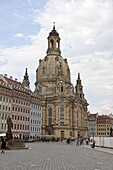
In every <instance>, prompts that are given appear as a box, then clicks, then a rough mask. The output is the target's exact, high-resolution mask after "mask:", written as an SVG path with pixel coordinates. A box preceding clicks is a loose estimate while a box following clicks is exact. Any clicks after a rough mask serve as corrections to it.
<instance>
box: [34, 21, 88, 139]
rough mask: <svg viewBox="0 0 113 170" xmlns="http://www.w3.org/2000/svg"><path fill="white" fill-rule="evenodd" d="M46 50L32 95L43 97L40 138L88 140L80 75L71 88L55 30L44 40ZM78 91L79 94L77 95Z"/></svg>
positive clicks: (85, 107) (69, 75) (69, 76)
mask: <svg viewBox="0 0 113 170" xmlns="http://www.w3.org/2000/svg"><path fill="white" fill-rule="evenodd" d="M47 40H48V48H47V52H46V56H45V57H44V59H42V60H41V59H40V60H39V66H38V68H37V70H36V83H35V93H37V94H40V95H42V96H44V97H45V107H44V108H43V115H42V134H44V135H46V134H49V135H57V136H58V137H60V138H63V139H64V138H67V137H74V138H78V136H83V137H84V138H86V137H88V129H87V106H88V103H87V101H86V99H84V94H83V93H82V92H83V89H82V88H83V87H82V85H81V80H80V74H78V79H77V84H76V87H75V88H74V86H73V84H72V83H71V73H70V68H69V65H68V62H67V59H66V58H63V57H62V56H61V50H60V40H61V39H60V36H59V34H58V32H57V31H56V29H55V23H54V25H53V29H52V31H51V32H50V33H49V36H48V38H47ZM81 90H82V92H81Z"/></svg>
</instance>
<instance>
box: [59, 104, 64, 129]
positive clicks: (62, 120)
mask: <svg viewBox="0 0 113 170" xmlns="http://www.w3.org/2000/svg"><path fill="white" fill-rule="evenodd" d="M63 125H64V108H63V107H61V108H60V126H63Z"/></svg>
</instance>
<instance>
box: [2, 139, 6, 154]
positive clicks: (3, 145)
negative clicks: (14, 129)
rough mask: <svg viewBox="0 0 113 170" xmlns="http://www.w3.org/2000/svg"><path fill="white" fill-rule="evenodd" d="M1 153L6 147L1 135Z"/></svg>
mask: <svg viewBox="0 0 113 170" xmlns="http://www.w3.org/2000/svg"><path fill="white" fill-rule="evenodd" d="M1 142H2V143H1V153H5V149H6V140H5V139H4V138H3V137H2V138H1Z"/></svg>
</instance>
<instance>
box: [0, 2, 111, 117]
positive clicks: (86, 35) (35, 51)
mask: <svg viewBox="0 0 113 170" xmlns="http://www.w3.org/2000/svg"><path fill="white" fill-rule="evenodd" d="M29 2H31V1H29ZM112 11H113V1H112V0H76V1H75V0H60V1H58V0H54V1H53V0H48V1H47V4H46V6H45V8H43V10H42V9H40V10H39V9H37V10H35V11H34V22H35V23H38V24H39V25H40V26H41V29H40V31H39V32H38V33H37V35H29V38H30V39H31V42H32V45H29V46H28V45H26V46H23V47H22V46H21V47H18V48H17V47H16V48H13V47H12V48H6V49H1V50H0V56H3V58H2V60H1V61H0V63H1V65H2V63H5V61H7V62H6V64H3V66H1V67H0V71H1V72H3V73H6V71H7V72H8V73H10V74H12V75H14V74H15V73H16V74H17V75H18V73H19V74H20V73H21V74H22V72H23V69H24V68H25V67H28V69H29V73H30V74H32V75H33V74H35V70H36V67H38V60H39V59H40V58H41V59H42V58H44V56H45V55H46V50H47V36H48V34H49V32H50V31H51V30H52V23H53V22H54V21H55V22H56V30H57V31H58V33H59V35H60V37H61V51H62V56H63V57H64V58H67V59H68V63H69V66H70V69H71V73H72V75H71V77H72V83H74V84H75V82H76V78H77V73H78V72H80V73H81V79H82V84H83V86H84V92H85V96H86V97H87V99H88V102H89V104H90V105H89V109H90V111H91V112H98V113H101V114H104V113H105V114H108V113H111V112H112V110H113V104H112V101H113V90H112V89H113V73H112V70H113V69H112V65H113V17H112ZM15 36H16V37H22V36H24V35H23V34H21V33H19V34H16V35H15ZM15 66H16V67H15ZM7 68H10V69H7ZM34 77H35V75H34ZM33 83H34V82H33Z"/></svg>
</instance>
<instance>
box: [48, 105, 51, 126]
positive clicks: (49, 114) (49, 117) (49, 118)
mask: <svg viewBox="0 0 113 170" xmlns="http://www.w3.org/2000/svg"><path fill="white" fill-rule="evenodd" d="M48 125H52V108H49V109H48Z"/></svg>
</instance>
